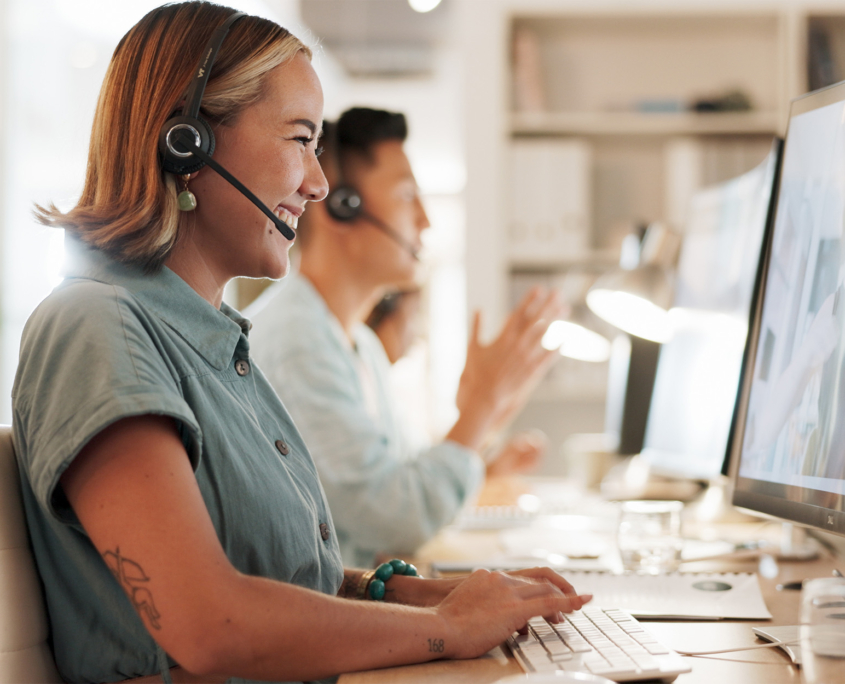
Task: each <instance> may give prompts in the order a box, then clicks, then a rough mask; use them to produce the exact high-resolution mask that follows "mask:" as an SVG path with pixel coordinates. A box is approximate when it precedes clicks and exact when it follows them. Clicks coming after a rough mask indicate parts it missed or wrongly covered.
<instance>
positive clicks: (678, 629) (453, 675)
mask: <svg viewBox="0 0 845 684" xmlns="http://www.w3.org/2000/svg"><path fill="white" fill-rule="evenodd" d="M446 534H447V535H452V536H453V538H452V539H451V543H454V542H457V541H459V540H460V541H461V542H462V548H463V549H464V550H466V549H469V550H470V553H472V554H473V555H475V554H476V553H477V554H478V555H477V556H476V557H485V556H484V555H483V554H484V549H485V547H487V546H488V545H489V544H490V543H491V539H492V538H493V537H492V536H491V534H490V533H479V532H464V533H456V532H455V531H454V530H450V531H448V532H446ZM442 537H443V534H441V539H438V540H436V541H435V542H434V544H429V545H427V546H426V547H424V549H423V551H422V553H421V558H420V559H419V562H420V563H421V564H422V563H424V562H425V561H430V560H433V559H435V558H442V556H441V555H438V554H440V553H442V552H443V544H444V540H443V539H442ZM445 543H447V545H451V544H449V543H448V542H445ZM841 566H845V561H843V560H842V559H839V560H838V561H837V560H836V559H834V558H831V557H830V556H825V557H822V558H820V559H818V560H815V561H810V562H779V563H778V567H777V576H776V577H771V578H765V577H762V576H761V577H759V581H760V588H761V590H762V593H763V597H764V599H765V601H766V605H767V606H768V608H769V612H771V614H772V620H768V621H763V622H759V621H757V622H755V621H746V620H744V621H730V622H728V621H720V622H668V621H647V620H643V622H646V623H647V624H648V629H649V630H650V631H651V632H653V633H654V635H655V636H656V637H657V638H659V639H660V640H661V641H662V642H663V643H664V644H666V645H667V646H669V647H670V648H674V649H678V650H690V651H691V650H716V649H720V648H734V647H737V646H742V645H746V644H747V645H754V644H760V643H763V642H761V641H759V640H758V639H757V638H756V637H755V636H754V634H753V633H752V631H751V627H753V626H756V625H768V626H773V625H794V624H796V623H797V620H798V609H799V602H800V591H778V590H777V589H776V588H775V587H776V586H777V585H778V584H780V583H782V582H789V581H793V580H801V579H804V578H807V577H829V576H830V575H831V572H832V570H833V569H834V568H835V567H841ZM684 570H689V571H701V572H755V571H756V570H757V561H756V560H748V561H741V562H736V561H733V562H730V563H725V562H722V563H716V562H707V563H704V562H701V563H696V564H689V565H687V566H685V567H684ZM564 574H565V573H564ZM506 651H507V649H502V648H497V649H494V651H492V652H491V653H490V654H488V655H487V656H485V657H483V658H479V659H476V660H466V661H437V662H432V663H424V664H420V665H410V666H406V667H398V668H389V669H384V670H373V671H370V672H357V673H350V674H346V675H343V676H342V677H341V678H340V680H339V684H388V683H390V684H441V683H442V684H465V683H466V684H469V683H472V684H489V683H491V682H496V681H498V680H500V679H502V678H504V677H507V676H511V675H515V674H519V673H521V672H522V670H521V669H520V667H519V665H517V663H516V661H515V660H514V659H513V658H512V657H511V656H510V654H509V653H506ZM689 663H690V665H691V666H692V672H690V673H688V674H683V675H680V676H679V677H678V679H677V680H676V682H677V683H678V684H739V683H741V684H780V683H781V682H792V683H799V682H800V681H801V674H800V671H799V670H798V669H797V668H795V667H794V666H793V665H792V664H791V662H790V661H789V658H788V657H787V656H786V654H784V653H783V652H782V651H781V650H780V649H777V648H771V649H758V650H753V651H739V652H736V653H728V654H724V655H717V656H708V657H698V658H690V659H689ZM841 682H842V683H843V684H845V671H843V673H842V679H841ZM834 684H835V683H834Z"/></svg>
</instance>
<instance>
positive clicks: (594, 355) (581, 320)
mask: <svg viewBox="0 0 845 684" xmlns="http://www.w3.org/2000/svg"><path fill="white" fill-rule="evenodd" d="M597 324H598V325H597ZM600 326H601V322H600V321H597V320H595V316H594V315H593V314H592V313H591V312H590V310H589V309H587V308H586V307H585V306H583V305H580V306H574V307H573V309H572V313H571V314H570V316H569V317H568V319H567V320H565V321H564V320H559V321H553V322H552V323H551V324H550V325H549V327H548V329H547V330H546V334H545V335H543V340H542V343H541V344H542V345H543V348H545V349H557V350H558V352H559V353H560V355H561V356H566V357H568V358H570V359H577V360H578V361H590V362H593V363H603V362H604V361H607V360H608V359H609V358H610V340H608V339H607V337H606V336H605V335H603V334H601V333H600V332H598V330H597V328H599V327H600Z"/></svg>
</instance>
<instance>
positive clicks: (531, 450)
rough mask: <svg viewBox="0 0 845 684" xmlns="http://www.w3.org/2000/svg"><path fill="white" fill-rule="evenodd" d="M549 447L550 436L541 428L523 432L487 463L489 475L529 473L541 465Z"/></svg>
mask: <svg viewBox="0 0 845 684" xmlns="http://www.w3.org/2000/svg"><path fill="white" fill-rule="evenodd" d="M548 448H549V438H548V437H546V435H544V434H543V433H542V432H540V431H539V430H531V431H529V432H521V433H519V434H518V435H516V436H515V437H512V438H511V439H510V440H508V441H507V442H506V443H505V445H504V446H503V447H502V448H501V450H500V451H499V452H498V453H497V454H496V455H495V456H494V457H493V458H492V459H491V460H490V461H489V462H488V463H487V477H502V476H505V475H515V474H517V473H529V472H531V471H532V470H534V469H535V468H537V466H538V465H540V461H542V460H543V456H544V455H545V453H546V450H547V449H548Z"/></svg>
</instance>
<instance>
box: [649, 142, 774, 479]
mask: <svg viewBox="0 0 845 684" xmlns="http://www.w3.org/2000/svg"><path fill="white" fill-rule="evenodd" d="M781 148H782V142H781V141H780V140H779V139H778V140H775V141H774V142H773V144H772V149H771V151H770V152H769V154H768V155H767V156H766V158H765V159H764V160H763V161H762V163H760V164H759V165H758V166H757V167H756V168H754V169H752V170H751V171H749V172H748V173H745V174H744V175H742V176H740V177H738V178H735V179H733V180H730V181H727V182H725V183H722V184H720V185H716V186H712V187H708V188H705V189H703V190H701V191H699V192H698V193H696V194H695V195H694V197H693V199H692V202H691V206H690V219H689V222H688V225H687V226H686V229H685V231H684V235H683V244H682V247H681V253H680V256H679V261H678V270H677V276H676V287H675V296H674V303H673V308H672V310H671V316H672V319H673V327H674V329H675V333H674V336H673V338H672V339H671V340H670V341H669V342H666V343H664V344H663V346H662V348H661V349H660V357H659V360H658V364H657V375H656V379H655V384H654V393H653V395H652V398H651V409H650V411H649V416H648V423H647V426H646V433H645V441H644V444H643V450H642V453H641V458H642V460H644V461H645V462H646V463H648V464H649V466H650V467H651V470H652V472H654V473H656V474H659V475H667V476H671V477H681V478H684V479H691V480H703V481H710V480H713V479H714V478H716V477H717V476H719V475H720V473H722V472H723V468H724V463H725V457H726V454H727V450H728V443H729V435H730V432H731V424H732V418H733V414H734V408H735V405H736V400H737V394H738V390H739V385H740V376H741V368H742V362H743V353H744V350H745V342H746V337H747V332H748V325H749V318H750V311H751V304H752V299H753V291H754V286H755V276H756V275H757V272H758V267H759V263H760V256H761V251H762V245H763V236H764V233H765V229H766V225H767V219H768V217H769V213H770V210H771V208H772V194H773V193H772V190H773V187H774V184H775V180H776V175H777V174H776V171H777V166H778V162H779V156H780V151H781Z"/></svg>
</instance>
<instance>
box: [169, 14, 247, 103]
mask: <svg viewBox="0 0 845 684" xmlns="http://www.w3.org/2000/svg"><path fill="white" fill-rule="evenodd" d="M245 16H246V13H245V12H235V13H234V14H233V15H231V16H230V17H228V18H227V19H226V21H224V22H223V23H222V24H220V26H218V27H217V28H216V29H214V33H212V34H211V38H209V40H208V45H206V47H205V51H204V52H203V53H202V54H201V55H200V63H199V65H198V66H197V69H196V73H195V75H194V78H193V79H192V80H191V84H190V85H189V86H188V92H187V93H186V94H185V106H184V107H182V115H183V116H192V117H194V118H196V117H198V116H199V113H200V105H201V104H202V96H203V95H205V86H206V84H207V83H208V77H209V76H210V75H211V68H212V67H213V66H214V60H215V59H217V52H218V51H219V50H220V46H221V45H222V44H223V40H224V39H225V38H226V34H227V33H229V29H230V28H232V24H234V23H235V22H236V21H237V20H238V19H240V18H241V17H245Z"/></svg>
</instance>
